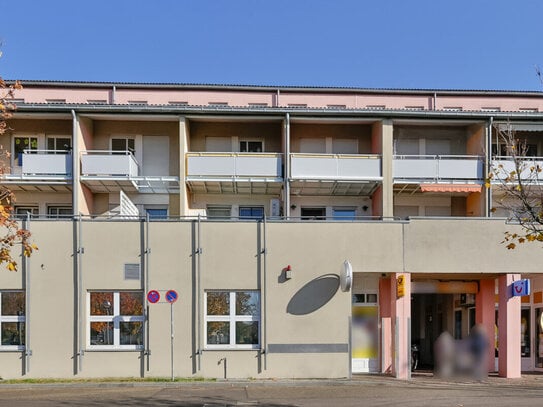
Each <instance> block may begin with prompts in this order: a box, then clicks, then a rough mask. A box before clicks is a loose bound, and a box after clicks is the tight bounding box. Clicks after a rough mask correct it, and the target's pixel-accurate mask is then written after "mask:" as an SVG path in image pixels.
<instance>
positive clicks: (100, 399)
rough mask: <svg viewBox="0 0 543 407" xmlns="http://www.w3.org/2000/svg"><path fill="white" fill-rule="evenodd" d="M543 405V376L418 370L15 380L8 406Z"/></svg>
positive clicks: (3, 402)
mask: <svg viewBox="0 0 543 407" xmlns="http://www.w3.org/2000/svg"><path fill="white" fill-rule="evenodd" d="M103 405H108V406H127V405H129V406H151V407H153V406H157V407H158V406H182V407H197V406H198V407H203V406H208V407H211V406H216V407H222V406H225V407H226V406H229V407H230V406H268V407H294V406H308V407H313V406H315V407H330V406H333V407H343V406H403V407H411V406H413V407H414V406H417V407H418V406H447V407H451V406H452V407H464V406H492V407H502V406H503V407H505V406H508V407H509V406H521V407H522V406H526V407H528V406H530V407H532V406H541V405H543V375H535V374H530V375H524V376H523V377H522V378H521V379H516V380H512V379H502V378H498V377H489V378H488V379H487V380H485V381H483V382H474V381H469V380H464V381H462V380H456V381H444V380H439V379H437V378H434V377H433V376H432V375H430V374H424V373H416V374H415V375H414V376H413V379H412V380H410V381H402V380H396V379H393V378H391V377H387V376H379V375H357V376H355V377H353V379H351V380H262V381H260V380H259V381H219V382H186V383H181V382H174V383H171V382H164V383H153V382H135V383H92V382H91V383H67V384H40V385H36V384H34V385H26V384H16V385H8V384H1V383H0V406H15V407H17V406H36V407H41V406H103Z"/></svg>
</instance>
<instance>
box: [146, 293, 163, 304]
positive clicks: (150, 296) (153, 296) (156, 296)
mask: <svg viewBox="0 0 543 407" xmlns="http://www.w3.org/2000/svg"><path fill="white" fill-rule="evenodd" d="M159 300H160V293H159V292H158V291H156V290H151V291H149V292H148V293H147V301H149V302H150V303H151V304H156V303H157V302H158V301H159Z"/></svg>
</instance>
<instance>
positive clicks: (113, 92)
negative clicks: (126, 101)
mask: <svg viewBox="0 0 543 407" xmlns="http://www.w3.org/2000/svg"><path fill="white" fill-rule="evenodd" d="M116 99H117V87H116V86H113V88H111V100H110V103H111V104H112V105H114V104H115V102H116Z"/></svg>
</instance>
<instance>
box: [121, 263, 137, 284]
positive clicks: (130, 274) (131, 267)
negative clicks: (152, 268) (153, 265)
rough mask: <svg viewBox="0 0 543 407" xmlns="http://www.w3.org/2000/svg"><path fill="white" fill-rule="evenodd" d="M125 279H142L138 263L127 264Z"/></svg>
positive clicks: (125, 266)
mask: <svg viewBox="0 0 543 407" xmlns="http://www.w3.org/2000/svg"><path fill="white" fill-rule="evenodd" d="M124 279H125V280H139V279H140V265H139V264H138V263H125V265H124Z"/></svg>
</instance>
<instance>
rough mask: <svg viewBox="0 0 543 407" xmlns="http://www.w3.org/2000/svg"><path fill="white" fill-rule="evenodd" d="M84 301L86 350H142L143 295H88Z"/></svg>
mask: <svg viewBox="0 0 543 407" xmlns="http://www.w3.org/2000/svg"><path fill="white" fill-rule="evenodd" d="M87 301H88V302H87V308H88V310H89V320H88V329H87V345H88V346H89V348H91V349H124V350H139V349H141V348H142V347H143V321H144V316H143V292H142V291H91V292H89V293H88V295H87Z"/></svg>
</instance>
